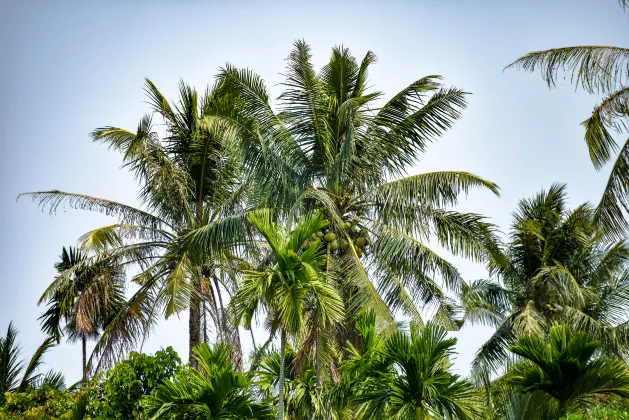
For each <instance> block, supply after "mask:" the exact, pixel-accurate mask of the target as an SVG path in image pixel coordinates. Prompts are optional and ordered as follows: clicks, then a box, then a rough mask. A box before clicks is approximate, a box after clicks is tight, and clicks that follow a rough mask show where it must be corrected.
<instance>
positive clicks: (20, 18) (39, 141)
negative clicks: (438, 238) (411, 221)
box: [0, 0, 629, 381]
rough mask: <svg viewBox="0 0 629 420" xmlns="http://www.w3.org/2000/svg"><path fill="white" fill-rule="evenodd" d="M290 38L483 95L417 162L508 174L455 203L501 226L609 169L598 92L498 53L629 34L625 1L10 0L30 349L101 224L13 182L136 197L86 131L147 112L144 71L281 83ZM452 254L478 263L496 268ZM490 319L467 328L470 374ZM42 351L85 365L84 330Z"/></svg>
mask: <svg viewBox="0 0 629 420" xmlns="http://www.w3.org/2000/svg"><path fill="white" fill-rule="evenodd" d="M131 3H133V4H131ZM297 38H304V39H305V40H306V41H307V42H309V43H310V45H311V46H312V50H313V54H314V61H315V63H316V64H317V66H320V65H321V64H323V63H324V62H325V61H326V60H327V59H328V56H329V53H330V48H331V47H332V46H333V45H335V44H344V45H346V46H348V47H349V48H350V49H351V50H352V51H353V52H354V53H355V55H356V56H358V57H362V56H364V54H365V53H366V52H367V50H372V51H374V52H375V53H376V54H377V56H378V58H379V62H378V63H377V64H376V65H374V66H373V67H372V69H373V70H372V72H371V82H372V85H374V86H375V87H376V88H377V89H378V90H380V91H383V92H385V93H386V94H387V95H392V94H393V93H395V92H397V91H398V90H399V89H401V88H402V87H404V86H405V85H407V84H408V83H410V82H411V81H413V80H416V79H418V78H419V77H421V76H425V75H429V74H440V75H443V76H444V78H445V83H446V84H448V85H455V86H457V87H460V88H463V89H465V90H467V91H469V92H472V93H473V95H472V96H471V97H470V98H469V102H470V105H469V107H468V109H467V110H466V111H465V112H464V113H463V117H462V119H461V120H460V121H459V122H458V123H457V124H455V126H454V128H453V129H452V130H451V131H450V132H449V133H448V134H447V135H445V136H444V137H443V139H442V141H441V142H440V143H439V144H436V145H433V146H431V147H430V148H429V151H428V153H427V154H426V155H425V157H424V159H423V160H422V163H421V164H420V165H418V166H417V167H416V168H410V170H409V172H410V173H418V172H423V171H429V170H435V169H457V170H466V171H471V172H474V173H476V174H479V175H481V176H483V177H485V178H487V179H490V180H492V181H494V182H497V183H498V184H499V185H500V187H501V189H502V197H501V198H495V197H493V196H491V195H489V194H487V193H473V194H472V195H471V197H470V198H469V200H467V202H465V203H463V204H462V206H461V209H464V210H470V211H475V212H479V213H483V214H485V215H487V216H489V217H491V218H492V221H493V222H494V223H496V224H498V225H499V226H500V227H501V228H502V230H503V231H505V232H506V231H507V230H508V226H509V222H510V214H511V212H512V210H513V209H514V207H515V205H516V203H517V200H518V199H520V198H522V197H527V196H530V195H531V194H533V193H535V192H537V191H538V190H539V189H540V188H542V187H546V188H547V187H548V186H549V185H550V184H551V183H552V182H554V181H562V182H567V183H568V185H569V192H570V196H571V200H572V201H571V202H572V203H573V204H574V205H576V204H579V203H581V202H583V201H586V200H590V201H596V200H597V199H598V197H599V195H600V193H601V191H602V186H603V185H604V182H605V178H606V173H607V171H605V172H604V173H602V174H597V173H596V172H595V171H594V170H593V168H592V166H591V164H590V162H589V160H588V156H587V152H586V149H585V146H584V143H583V140H582V137H583V132H582V129H581V127H580V126H579V123H580V122H581V121H583V120H584V119H585V118H586V117H587V115H588V114H589V112H590V111H591V109H592V107H593V106H594V104H595V103H596V100H597V99H596V98H595V97H590V96H588V95H587V94H584V93H575V92H574V89H573V88H572V87H571V86H570V85H569V83H568V82H565V83H561V84H560V86H559V89H558V90H555V91H549V90H548V89H547V88H546V87H545V85H544V83H543V82H542V80H541V78H540V76H539V74H535V75H531V74H526V73H522V72H515V71H509V72H505V73H503V71H502V69H503V67H504V66H505V65H507V64H509V63H510V62H511V61H513V60H514V59H515V58H517V57H519V56H520V55H523V54H524V53H526V52H528V51H531V50H537V49H546V48H550V47H558V46H567V45H576V44H590V45H592V44H605V45H620V46H627V45H629V42H628V41H629V12H626V13H624V12H623V11H622V9H621V8H620V7H619V6H618V4H617V2H616V0H494V1H490V0H486V1H481V0H475V1H471V0H458V1H456V0H440V1H439V0H433V1H426V0H414V1H387V2H385V1H380V2H377V1H361V2H358V1H352V2H349V1H346V2H341V1H337V2H329V1H318V2H298V1H285V2H280V1H266V2H262V1H251V2H241V1H230V2H211V1H170V2H168V1H160V0H153V1H135V2H126V1H107V2H96V1H82V2H75V1H67V0H66V1H63V2H50V1H12V0H0V52H1V54H2V62H1V65H0V139H1V142H2V150H1V153H0V159H2V161H1V166H0V170H1V171H2V174H1V175H2V176H1V177H0V182H1V183H2V188H1V193H0V212H1V213H0V223H1V227H0V229H1V232H2V236H3V238H4V240H3V246H2V252H1V253H0V265H1V266H2V267H4V268H3V270H2V277H1V278H0V282H1V288H0V334H4V333H5V331H6V327H7V325H8V323H9V321H10V320H13V321H14V322H15V324H16V325H17V327H18V328H19V329H20V331H21V336H20V339H21V341H22V343H23V345H24V348H25V352H26V353H27V354H30V353H31V352H32V351H33V350H34V349H35V348H36V346H37V345H38V344H39V343H40V342H41V341H42V340H43V339H44V335H43V334H42V333H41V332H40V330H39V324H38V321H37V317H38V316H39V315H40V314H41V313H42V312H43V310H44V309H43V308H42V307H37V304H36V302H37V299H38V298H39V296H40V294H41V292H42V291H43V290H44V288H45V287H46V285H47V284H48V283H49V282H50V281H51V280H52V279H53V277H54V275H55V270H54V268H53V263H54V262H55V261H56V260H57V256H58V255H59V253H60V250H61V247H62V246H63V245H71V244H74V243H75V241H76V239H77V237H78V236H79V235H80V234H82V233H84V232H85V231H87V230H89V229H91V228H94V227H97V226H99V225H100V224H103V223H105V222H107V218H106V217H104V216H100V215H96V214H90V213H84V212H80V211H73V210H70V211H68V212H67V213H61V214H59V215H57V216H55V217H49V216H48V215H47V213H46V214H42V213H41V212H40V211H39V210H38V209H37V208H36V206H35V205H33V204H32V203H30V202H28V201H21V202H19V203H17V204H16V202H15V198H16V196H17V195H18V194H19V193H20V192H24V191H33V190H44V189H60V190H65V191H72V192H82V193H87V194H91V195H95V196H100V197H106V198H109V199H113V200H117V201H121V202H124V203H129V204H136V203H137V201H136V191H137V189H136V186H135V184H134V183H133V180H132V177H131V176H130V175H129V174H128V173H126V172H124V171H120V170H119V169H118V168H119V166H120V162H121V160H120V156H119V155H118V154H116V153H113V152H108V151H107V150H106V149H105V148H103V147H102V146H99V145H96V144H92V143H91V142H90V140H89V138H88V133H89V132H90V131H91V130H92V129H94V128H96V127H100V126H103V125H117V126H122V127H125V128H130V129H134V128H135V127H136V124H137V121H138V120H139V118H140V117H141V116H142V115H144V113H145V112H147V110H148V107H147V105H146V104H145V103H144V102H143V101H144V96H143V92H142V84H143V79H144V77H149V78H151V79H152V80H153V81H154V82H155V83H156V84H157V86H159V87H160V89H161V90H162V92H165V93H166V94H167V96H169V97H171V98H172V97H174V95H175V93H176V88H177V83H178V80H179V79H180V78H183V79H184V80H185V81H186V82H188V83H190V84H192V85H195V86H197V87H199V88H203V87H204V86H205V85H206V84H207V83H208V82H210V81H211V80H212V77H213V75H214V74H215V73H216V71H217V68H218V67H219V66H221V65H223V64H224V63H225V62H230V63H232V64H234V65H236V66H247V67H250V68H252V69H253V70H255V71H256V72H258V73H259V74H261V75H262V76H263V77H264V78H265V80H266V81H267V85H268V86H269V89H270V91H271V93H273V94H274V95H276V94H277V93H279V87H278V86H275V85H276V84H277V83H278V82H280V81H281V76H280V75H279V74H278V73H279V72H281V71H283V69H284V59H285V57H286V56H287V54H288V52H289V51H290V49H291V46H292V43H293V41H294V40H295V39H297ZM456 262H457V264H458V267H460V269H461V271H462V272H463V274H464V275H465V277H466V278H467V279H474V278H478V277H483V276H484V274H485V273H484V269H483V267H481V266H479V265H477V264H473V263H469V262H466V261H462V260H458V259H457V260H456ZM489 332H490V331H489V330H488V329H484V328H468V329H464V330H463V331H461V332H460V333H457V335H458V336H459V338H460V343H459V352H460V354H459V357H458V361H457V364H456V368H457V369H459V370H460V371H461V372H462V373H465V372H466V371H467V369H468V366H469V362H470V361H471V359H472V357H473V355H474V352H475V351H476V349H477V348H478V346H479V345H480V344H481V343H482V342H483V340H484V339H485V338H486V337H487V336H488V334H489ZM245 337H246V336H243V339H246V338H245ZM167 345H172V346H174V347H175V349H176V350H177V351H179V353H180V354H181V355H182V356H185V355H186V354H187V350H186V346H187V319H186V317H185V315H182V317H181V320H177V319H173V320H170V321H168V322H166V323H164V324H163V325H162V326H161V327H160V328H159V329H158V330H157V332H156V334H155V335H154V336H153V337H152V338H151V339H150V341H149V342H148V343H147V345H146V347H145V350H147V351H154V350H156V349H159V348H160V347H165V346H167ZM46 361H47V364H48V365H49V366H53V367H55V368H56V369H61V370H63V371H64V372H65V373H66V375H67V377H68V379H69V381H74V380H77V379H79V377H80V349H79V347H78V346H70V345H66V344H64V345H61V346H59V347H58V348H55V349H54V350H53V351H52V352H51V353H50V354H49V355H48V357H47V358H46Z"/></svg>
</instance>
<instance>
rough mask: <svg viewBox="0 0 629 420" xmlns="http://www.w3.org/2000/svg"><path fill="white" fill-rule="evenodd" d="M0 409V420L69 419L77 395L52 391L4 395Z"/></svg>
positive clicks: (40, 390)
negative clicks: (4, 398) (3, 401)
mask: <svg viewBox="0 0 629 420" xmlns="http://www.w3.org/2000/svg"><path fill="white" fill-rule="evenodd" d="M5 397H6V401H5V404H4V405H3V406H2V407H0V418H1V419H10V420H12V419H23V420H54V419H70V418H71V415H72V414H71V413H72V409H73V408H74V406H75V403H76V399H77V398H78V396H77V395H75V394H72V393H70V392H62V391H57V390H52V389H38V390H31V391H29V392H18V393H14V394H11V393H6V394H5Z"/></svg>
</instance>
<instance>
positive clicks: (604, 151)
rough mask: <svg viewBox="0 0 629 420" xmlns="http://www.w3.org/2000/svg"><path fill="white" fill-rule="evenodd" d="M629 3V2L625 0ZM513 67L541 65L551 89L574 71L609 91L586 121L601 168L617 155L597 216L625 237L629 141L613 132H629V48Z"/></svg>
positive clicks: (555, 53)
mask: <svg viewBox="0 0 629 420" xmlns="http://www.w3.org/2000/svg"><path fill="white" fill-rule="evenodd" d="M620 3H621V4H622V5H623V7H627V5H629V3H628V2H627V1H626V0H620ZM507 68H519V69H523V70H526V71H531V72H533V71H535V70H537V69H539V70H540V71H541V73H542V77H543V78H544V80H545V81H546V83H548V86H549V87H554V86H555V83H556V81H557V79H558V76H559V74H560V72H566V73H567V74H570V76H571V81H573V82H574V83H575V85H576V87H577V88H582V89H584V90H585V91H587V92H589V93H598V94H602V95H604V98H603V100H602V101H601V103H600V104H598V105H597V106H596V107H595V108H594V110H593V111H592V115H591V116H590V117H589V118H588V119H586V120H585V121H583V123H582V124H583V126H584V127H585V142H586V144H587V147H588V150H589V153H590V158H591V159H592V163H593V164H594V166H595V167H596V169H598V170H600V169H602V168H603V166H605V164H607V163H608V162H609V161H610V160H612V159H613V157H614V156H616V161H615V163H614V165H613V167H612V171H611V174H610V176H609V180H608V181H607V185H606V187H605V192H604V193H603V198H602V199H601V201H600V203H599V204H598V207H597V209H596V219H597V221H598V222H600V223H601V226H602V227H604V228H605V230H606V231H607V232H608V233H610V234H614V235H617V236H618V237H622V236H623V235H624V232H625V231H626V230H627V228H629V223H628V222H627V220H626V219H625V216H626V215H625V213H626V209H627V208H628V207H629V192H628V190H627V188H626V185H627V184H628V183H629V140H627V141H625V142H624V144H623V145H622V146H620V147H619V145H618V144H617V143H616V141H615V140H614V136H613V135H612V132H616V133H617V134H619V135H621V134H623V133H625V134H627V133H629V132H628V131H627V128H629V126H628V125H627V122H628V121H629V119H628V118H629V48H622V47H613V46H578V47H562V48H553V49H549V50H545V51H535V52H531V53H528V54H526V55H524V56H522V57H520V58H518V59H517V60H516V61H514V62H513V63H511V64H510V65H509V66H507Z"/></svg>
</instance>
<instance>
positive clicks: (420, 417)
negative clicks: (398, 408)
mask: <svg viewBox="0 0 629 420" xmlns="http://www.w3.org/2000/svg"><path fill="white" fill-rule="evenodd" d="M415 420H424V410H422V408H421V407H416V408H415Z"/></svg>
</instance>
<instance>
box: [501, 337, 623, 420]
mask: <svg viewBox="0 0 629 420" xmlns="http://www.w3.org/2000/svg"><path fill="white" fill-rule="evenodd" d="M599 347H600V342H598V341H596V340H591V339H590V338H588V336H587V334H585V333H582V332H573V330H572V328H571V327H570V326H568V325H557V326H554V327H552V328H551V329H550V335H549V340H548V342H546V341H545V340H543V339H540V338H537V337H531V336H526V337H520V338H518V339H517V340H516V341H515V342H514V343H513V344H511V345H510V346H509V349H510V350H511V351H512V352H514V353H515V354H517V355H518V356H520V357H522V358H523V359H524V361H523V362H521V363H517V364H515V365H514V366H513V368H512V369H511V370H510V372H509V382H510V383H511V384H512V385H514V386H515V387H516V388H517V389H518V390H519V391H520V392H522V393H526V394H528V393H531V394H538V398H536V401H535V403H536V405H543V404H545V403H548V401H551V400H554V401H555V402H556V403H557V405H558V408H557V410H558V415H559V417H564V416H565V415H566V414H567V413H568V412H569V411H572V410H578V409H582V408H584V407H587V406H588V405H590V404H592V402H594V401H595V397H596V396H597V395H601V394H603V395H618V396H620V397H622V398H629V370H628V367H627V365H626V364H625V363H624V362H622V361H620V360H616V359H611V358H604V357H600V356H597V350H598V349H599ZM529 404H531V403H529Z"/></svg>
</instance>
